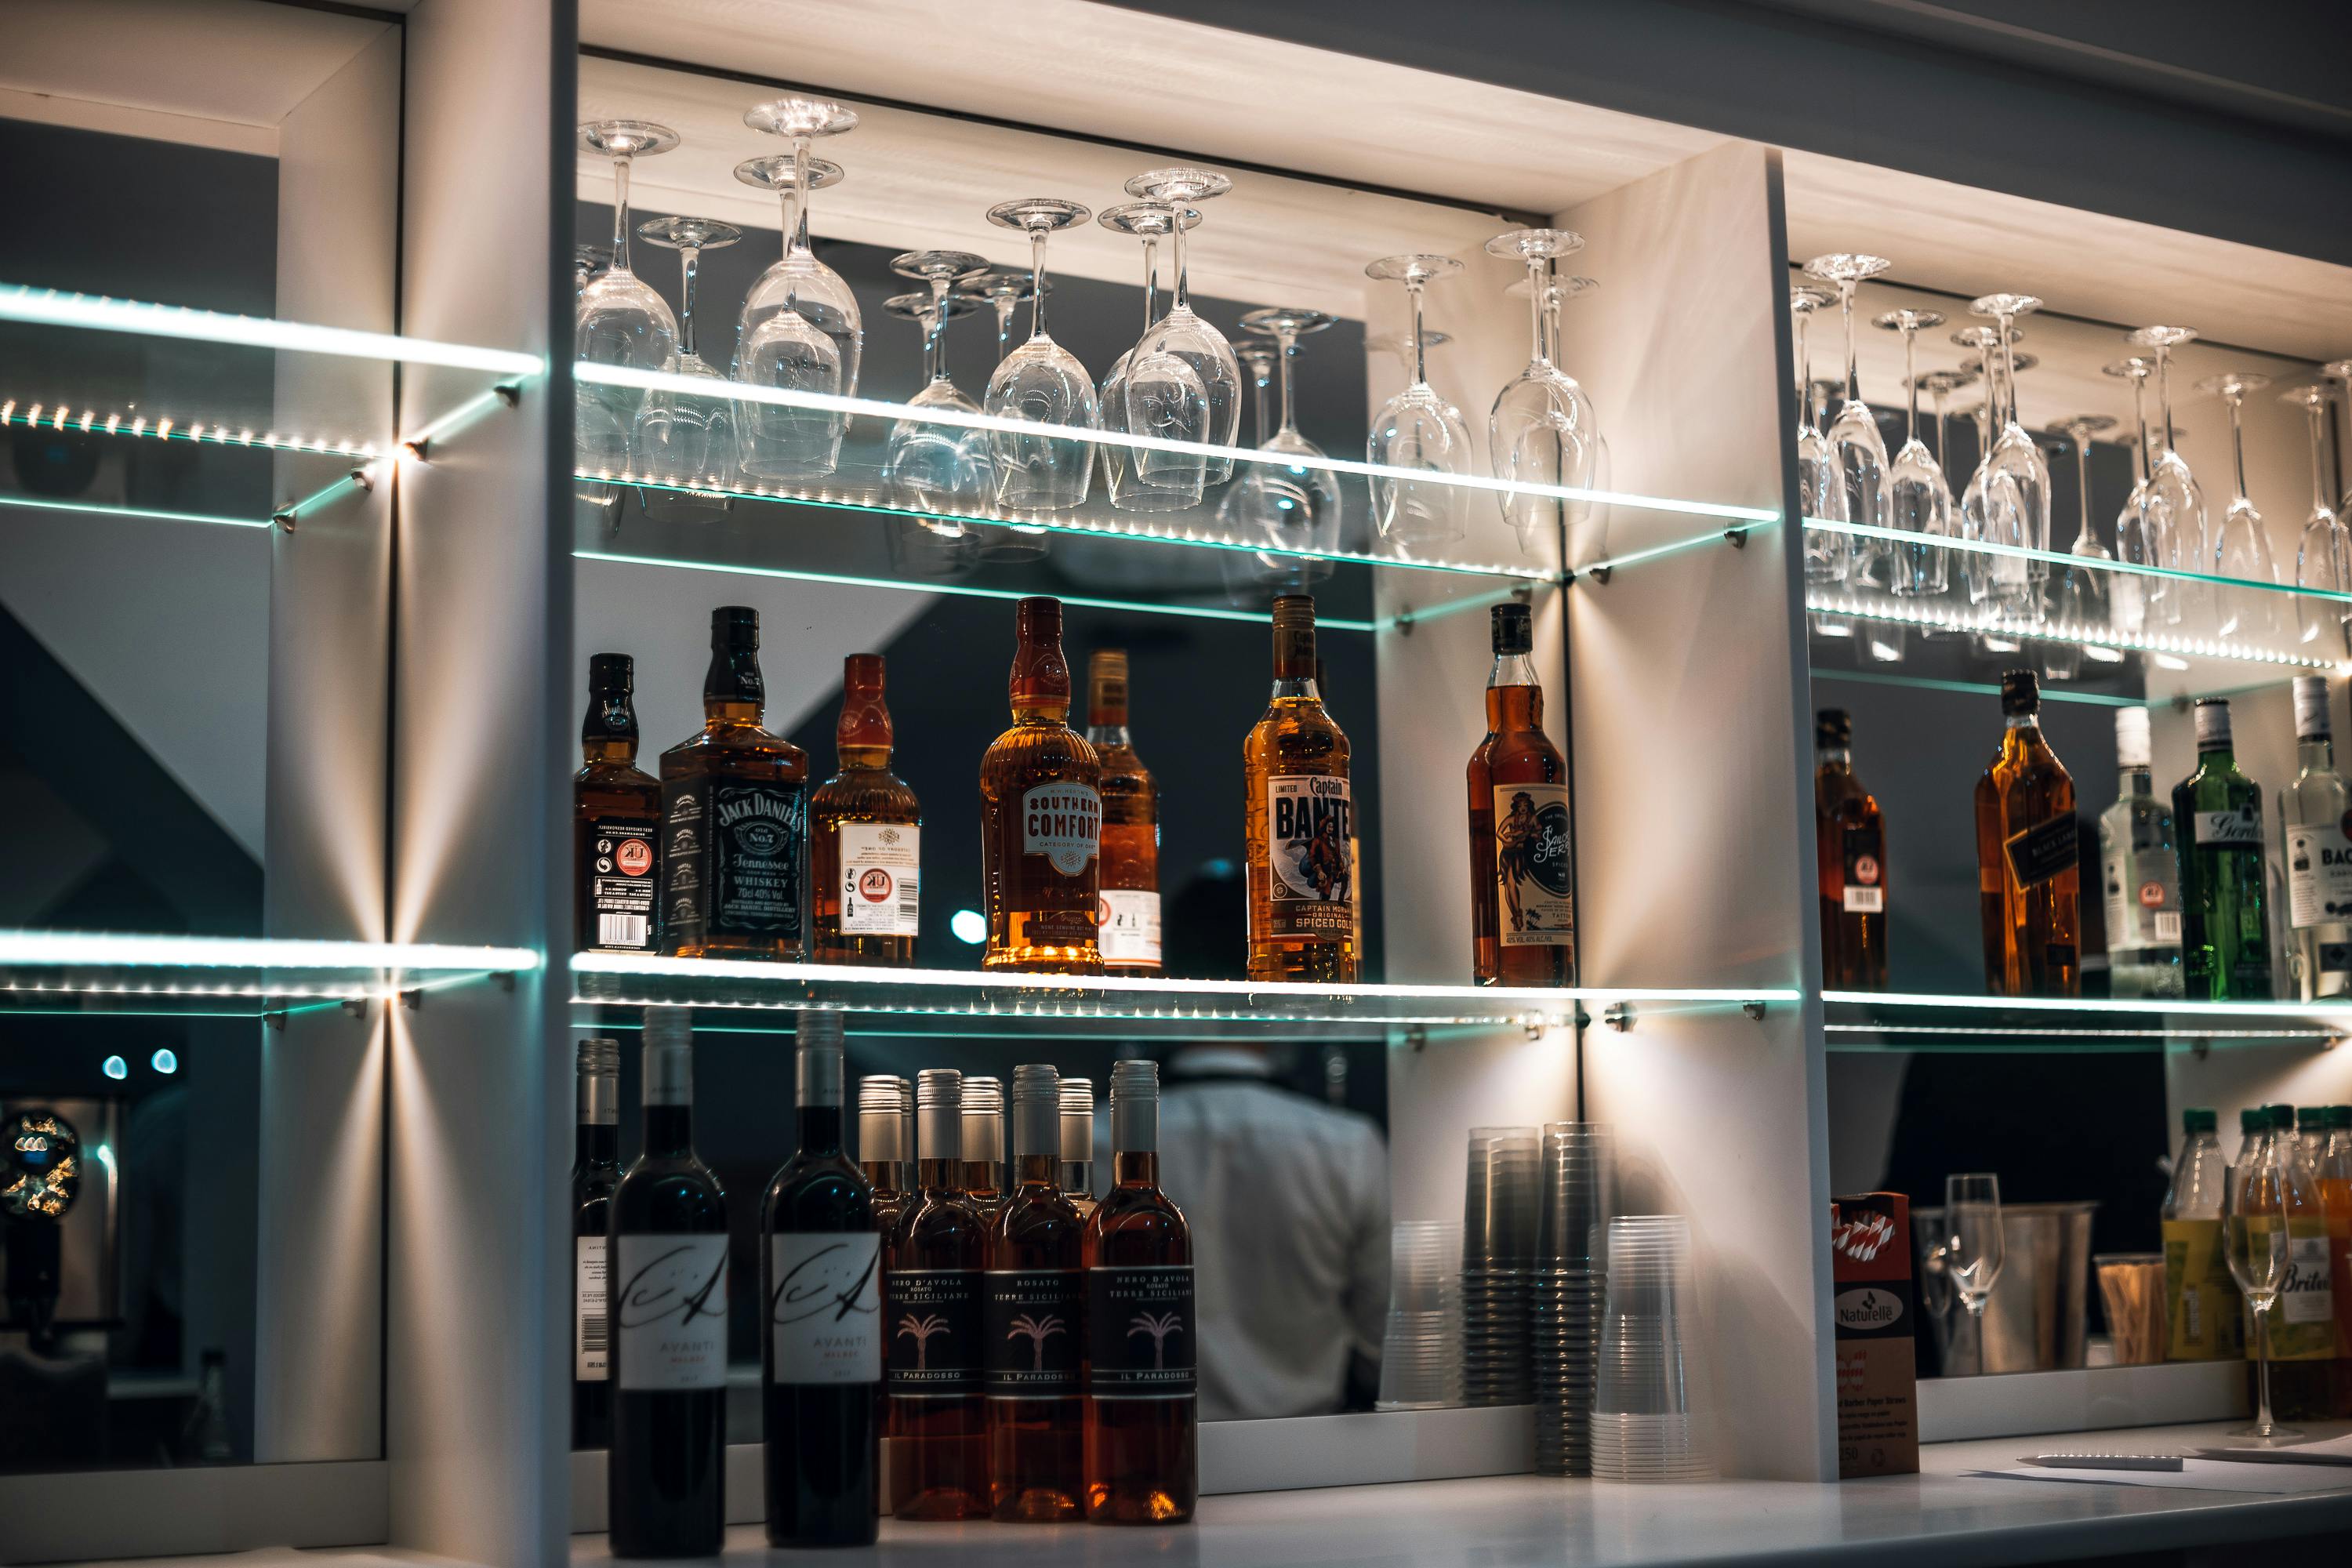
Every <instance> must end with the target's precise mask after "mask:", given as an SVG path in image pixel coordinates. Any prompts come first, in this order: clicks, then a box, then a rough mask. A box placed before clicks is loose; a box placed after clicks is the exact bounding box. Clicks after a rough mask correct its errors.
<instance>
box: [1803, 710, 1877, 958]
mask: <svg viewBox="0 0 2352 1568" xmlns="http://www.w3.org/2000/svg"><path fill="white" fill-rule="evenodd" d="M1813 843H1814V851H1815V853H1814V860H1815V864H1816V866H1817V868H1818V869H1819V871H1820V878H1821V906H1822V984H1824V985H1827V986H1832V987H1834V988H1836V989H1839V990H1843V991H1884V990H1885V989H1886V825H1885V819H1884V818H1883V817H1881V816H1880V815H1879V811H1878V797H1877V796H1876V795H1872V794H1871V793H1870V792H1869V791H1868V790H1866V789H1864V788H1863V787H1862V784H1861V781H1860V780H1858V779H1856V778H1855V777H1854V776H1853V719H1852V718H1851V717H1849V716H1848V715H1847V713H1846V710H1844V709H1843V708H1824V709H1822V710H1821V711H1820V712H1819V713H1816V714H1815V715H1814V716H1813Z"/></svg>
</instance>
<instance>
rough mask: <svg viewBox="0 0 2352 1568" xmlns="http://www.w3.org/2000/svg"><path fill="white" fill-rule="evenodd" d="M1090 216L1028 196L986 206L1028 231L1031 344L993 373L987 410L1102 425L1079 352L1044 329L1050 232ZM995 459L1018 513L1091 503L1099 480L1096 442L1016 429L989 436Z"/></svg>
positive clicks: (1073, 206)
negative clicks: (1095, 481)
mask: <svg viewBox="0 0 2352 1568" xmlns="http://www.w3.org/2000/svg"><path fill="white" fill-rule="evenodd" d="M1089 216H1092V215H1091V214H1089V213H1088V212H1087V209H1086V208H1085V207H1082V206H1080V205H1078V204H1077V203H1076V202H1067V201H1064V200H1062V199H1061V198H1060V197H1058V196H1026V197H1024V198H1023V199H1021V200H1019V201H1013V202H1000V203H998V204H997V205H994V206H992V207H991V208H989V209H988V221H989V222H991V223H992V224H996V225H999V226H1002V227H1004V228H1017V229H1020V230H1022V231H1023V232H1024V233H1025V234H1027V235H1028V236H1029V271H1030V276H1031V285H1030V300H1029V341H1028V342H1024V343H1023V344H1022V345H1021V346H1020V347H1019V348H1017V349H1014V350H1013V352H1012V353H1009V354H1007V355H1005V356H1004V359H1003V363H1000V364H998V365H997V367H996V374H993V375H992V376H990V377H989V378H988V395H987V397H986V398H985V399H984V400H983V401H984V406H985V407H986V408H987V410H988V412H989V413H991V414H993V415H995V416H997V417H998V418H1000V419H1018V420H1022V421H1024V422H1025V423H1028V424H1034V425H1059V426H1068V427H1071V428H1074V429H1079V430H1092V429H1094V428H1096V420H1097V403H1096V401H1095V380H1094V377H1093V376H1091V375H1088V374H1087V367H1086V366H1085V365H1083V364H1080V363H1078V357H1077V355H1076V354H1074V353H1070V351H1069V350H1067V349H1066V348H1064V347H1063V346H1062V345H1061V344H1059V343H1057V342H1055V341H1054V340H1053V337H1052V335H1051V334H1049V333H1048V332H1047V331H1045V237H1046V236H1047V235H1049V234H1052V233H1053V232H1054V231H1055V230H1056V229H1064V228H1068V227H1069V226H1071V225H1073V224H1080V223H1084V222H1086V221H1087V218H1088V217H1089ZM989 447H990V450H991V451H992V453H993V454H994V456H995V458H996V501H997V504H998V505H999V506H1002V507H1004V508H1006V509H1007V510H1013V511H1066V510H1069V509H1070V508H1072V507H1075V506H1083V505H1084V504H1086V499H1087V486H1088V483H1089V481H1091V480H1092V479H1093V478H1094V472H1095V454H1094V443H1092V442H1091V441H1087V440H1085V439H1083V438H1078V439H1074V438H1072V437H1067V436H1042V435H1029V434H1025V433H1024V432H1021V431H1017V430H995V431H992V432H990V434H989Z"/></svg>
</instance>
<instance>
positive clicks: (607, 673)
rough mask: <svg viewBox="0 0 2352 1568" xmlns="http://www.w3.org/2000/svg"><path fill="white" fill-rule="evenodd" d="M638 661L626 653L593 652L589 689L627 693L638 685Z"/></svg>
mask: <svg viewBox="0 0 2352 1568" xmlns="http://www.w3.org/2000/svg"><path fill="white" fill-rule="evenodd" d="M636 669H637V661H636V660H635V659H634V658H630V657H629V656H628V655H627V654H625V653H592V654H590V655H589V656H588V689H589V690H591V691H594V692H599V693H603V692H620V693H623V694H626V693H628V692H631V691H635V689H636V687H637V677H636Z"/></svg>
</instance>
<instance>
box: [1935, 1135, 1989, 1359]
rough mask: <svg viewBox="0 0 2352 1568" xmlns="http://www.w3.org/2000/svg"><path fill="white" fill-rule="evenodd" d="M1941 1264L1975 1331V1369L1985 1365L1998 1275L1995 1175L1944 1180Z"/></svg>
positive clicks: (1974, 1174) (1984, 1174)
mask: <svg viewBox="0 0 2352 1568" xmlns="http://www.w3.org/2000/svg"><path fill="white" fill-rule="evenodd" d="M1944 1232H1945V1235H1946V1237H1947V1238H1948V1239H1947V1240H1946V1242H1945V1253H1944V1267H1945V1268H1947V1269H1948V1271H1949V1273H1950V1276H1951V1280H1952V1287H1953V1289H1956V1290H1958V1292H1959V1293H1960V1304H1961V1305H1962V1306H1964V1307H1966V1308H1967V1309H1968V1310H1969V1321H1970V1323H1971V1324H1973V1325H1974V1327H1975V1330H1976V1341H1977V1371H1978V1373H1983V1371H1984V1369H1985V1353H1984V1352H1985V1342H1984V1310H1985V1303H1986V1302H1987V1301H1988V1300H1990V1299H1991V1297H1992V1288H1993V1286H1994V1285H1995V1284H1996V1283H1997V1282H1998V1281H1999V1280H2000V1265H2001V1255H2002V1251H2003V1237H2002V1229H2001V1219H2000V1177H1999V1176H1996V1175H1992V1174H1990V1173H1971V1174H1967V1175H1953V1176H1946V1177H1945V1178H1944Z"/></svg>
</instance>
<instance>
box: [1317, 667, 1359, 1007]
mask: <svg viewBox="0 0 2352 1568" xmlns="http://www.w3.org/2000/svg"><path fill="white" fill-rule="evenodd" d="M1315 692H1316V695H1317V696H1318V698H1320V699H1321V700H1322V702H1323V711H1324V712H1325V713H1326V714H1331V715H1332V717H1331V721H1332V722H1333V723H1334V724H1337V723H1339V718H1338V716H1337V715H1336V714H1333V713H1332V702H1331V676H1330V672H1329V671H1328V670H1327V669H1326V668H1324V665H1323V656H1322V655H1321V654H1319V653H1318V654H1317V655H1316V656H1315ZM1348 913H1349V917H1350V918H1349V940H1350V941H1352V942H1354V943H1355V944H1356V968H1357V970H1358V972H1359V973H1361V971H1362V969H1363V967H1364V963H1365V958H1364V847H1363V843H1362V841H1361V839H1360V837H1359V836H1358V834H1357V828H1356V811H1355V803H1354V800H1353V798H1352V797H1351V798H1350V799H1349V806H1348Z"/></svg>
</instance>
